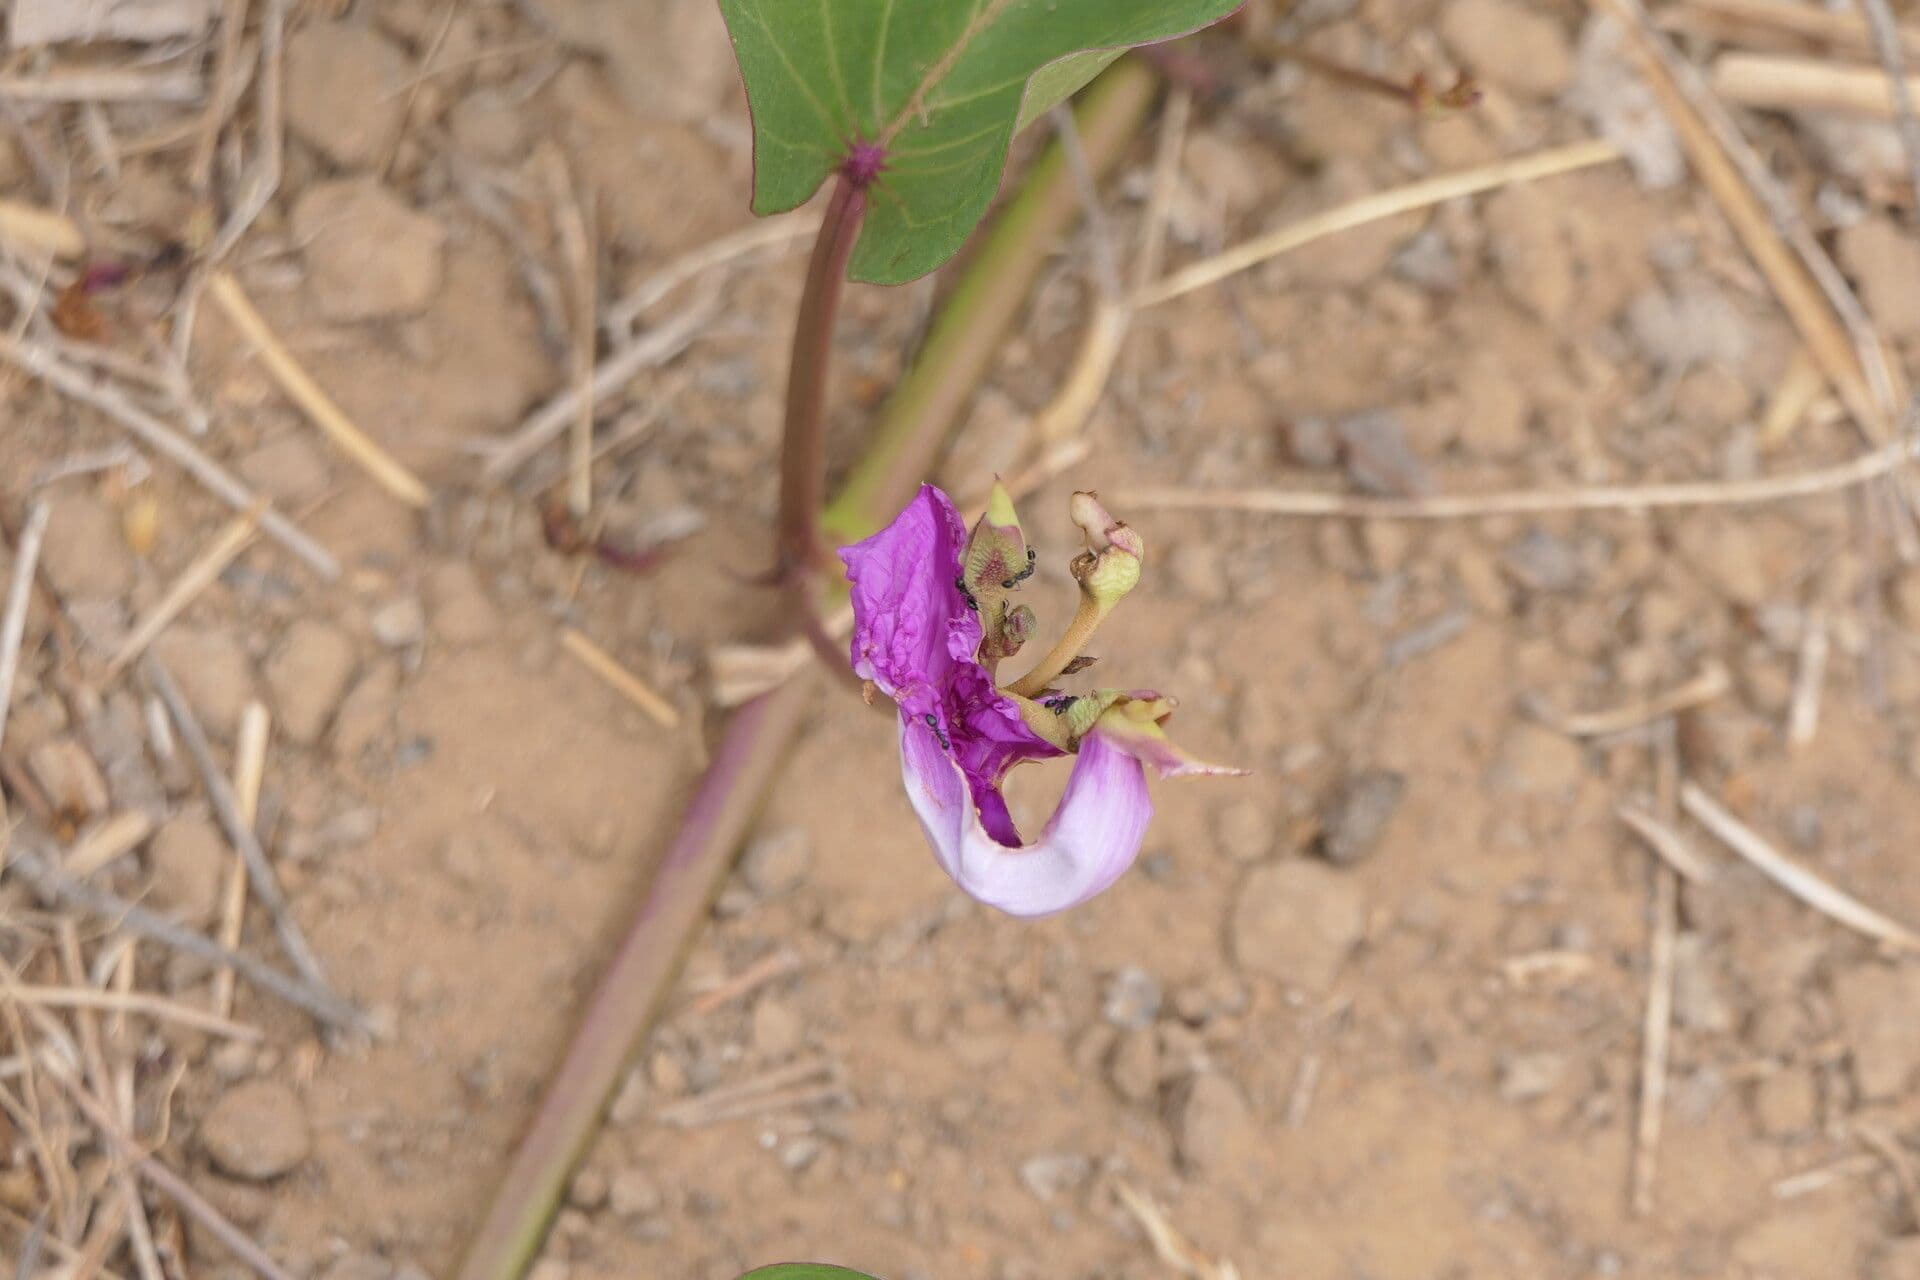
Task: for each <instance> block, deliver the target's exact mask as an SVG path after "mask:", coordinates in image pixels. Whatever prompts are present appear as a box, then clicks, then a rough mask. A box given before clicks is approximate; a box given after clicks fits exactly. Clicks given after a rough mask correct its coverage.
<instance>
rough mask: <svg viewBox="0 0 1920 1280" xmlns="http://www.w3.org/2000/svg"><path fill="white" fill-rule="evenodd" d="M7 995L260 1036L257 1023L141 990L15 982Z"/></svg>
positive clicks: (49, 1005) (230, 1035)
mask: <svg viewBox="0 0 1920 1280" xmlns="http://www.w3.org/2000/svg"><path fill="white" fill-rule="evenodd" d="M7 998H8V999H10V1000H18V1001H19V1002H20V1003H22V1004H30V1005H38V1006H40V1007H42V1008H46V1009H111V1010H118V1011H121V1012H125V1013H139V1014H145V1015H146V1016H148V1017H150V1018H156V1019H159V1020H160V1021H162V1022H177V1023H179V1024H180V1025H181V1026H183V1027H192V1028H193V1029H194V1030H195V1031H205V1032H207V1033H208V1034H210V1035H216V1036H224V1037H226V1038H227V1039H229V1040H245V1041H249V1042H254V1041H258V1040H259V1039H261V1035H260V1028H258V1027H251V1026H248V1025H247V1024H246V1023H243V1022H235V1021H233V1020H232V1019H231V1018H220V1017H216V1016H214V1015H213V1014H211V1013H208V1012H206V1011H205V1010H204V1009H196V1008H194V1007H193V1006H192V1005H190V1004H181V1003H180V1002H179V1001H177V1000H167V999H164V998H162V997H160V996H155V995H148V994H147V993H145V992H143V991H135V992H130V993H124V994H123V993H121V992H117V991H100V990H97V989H95V988H93V987H79V986H75V987H38V986H15V987H10V988H8V990H7Z"/></svg>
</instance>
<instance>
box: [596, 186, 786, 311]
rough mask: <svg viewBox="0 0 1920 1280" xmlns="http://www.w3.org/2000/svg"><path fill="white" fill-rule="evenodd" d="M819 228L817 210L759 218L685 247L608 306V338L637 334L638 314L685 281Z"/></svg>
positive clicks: (779, 245)
mask: <svg viewBox="0 0 1920 1280" xmlns="http://www.w3.org/2000/svg"><path fill="white" fill-rule="evenodd" d="M819 229H820V215H819V214H818V213H815V212H811V211H808V212H803V213H792V214H788V215H786V216H784V217H779V218H765V219H762V220H761V221H759V222H757V223H755V224H754V225H753V226H751V227H747V228H745V229H743V230H740V231H735V232H733V233H732V234H730V235H724V236H721V237H719V238H718V239H716V240H712V241H709V242H708V243H706V244H703V245H701V246H700V247H699V248H697V249H690V250H688V251H687V252H686V253H683V254H681V255H680V256H679V257H677V258H674V259H673V260H672V261H670V262H667V263H666V264H664V265H663V266H661V267H660V269H659V270H657V271H655V272H653V274H651V275H649V276H648V277H647V278H646V279H645V280H643V281H641V282H640V283H639V284H638V285H636V286H634V287H633V288H632V289H631V290H629V291H628V292H627V294H626V296H625V297H623V298H621V299H620V300H619V301H618V302H615V303H614V304H613V305H612V306H610V307H608V308H607V318H606V327H607V335H608V338H609V340H611V341H613V342H615V343H625V342H630V341H632V340H633V339H634V338H635V337H636V336H637V335H635V334H634V332H633V327H634V326H635V325H637V324H639V323H640V317H641V316H643V315H645V314H646V313H647V312H648V311H650V310H652V309H653V306H654V304H655V303H657V302H659V301H660V300H661V299H662V298H664V297H666V296H667V295H668V294H669V293H672V292H673V291H674V290H675V289H677V288H679V287H680V286H681V285H683V284H685V283H687V281H689V280H693V279H697V278H698V277H700V276H703V275H705V274H706V273H707V272H708V271H710V270H712V269H713V268H714V267H718V266H722V265H724V264H725V263H728V262H732V261H733V260H734V259H736V258H742V257H745V256H746V255H748V254H750V253H753V252H755V251H757V250H760V249H770V248H776V247H778V248H788V247H791V246H792V245H795V244H798V243H800V242H801V241H804V240H806V239H807V238H808V237H809V236H811V235H813V233H814V232H816V231H818V230H819Z"/></svg>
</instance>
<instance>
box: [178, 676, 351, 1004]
mask: <svg viewBox="0 0 1920 1280" xmlns="http://www.w3.org/2000/svg"><path fill="white" fill-rule="evenodd" d="M140 668H141V671H142V672H143V673H144V674H145V675H146V678H147V683H148V684H149V685H151V686H152V687H153V691H154V692H155V693H157V694H159V695H160V701H162V702H164V703H165V704H166V706H167V714H168V715H169V716H171V717H172V719H173V725H174V728H175V729H176V730H177V731H178V732H179V734H180V740H181V741H182V742H184V743H186V745H187V754H188V755H189V756H191V757H193V763H194V767H195V768H197V769H198V770H199V771H200V783H201V785H202V786H203V787H205V788H206V791H207V799H209V800H210V801H212V802H213V812H214V816H215V817H216V818H218V819H219V821H220V828H221V830H223V831H225V832H226V833H227V840H228V842H229V843H230V844H232V845H233V847H234V849H235V850H236V851H237V852H238V853H239V854H240V856H241V857H243V858H245V859H246V861H247V876H248V878H249V879H250V880H252V882H253V891H254V893H255V894H256V895H257V896H258V897H259V899H260V905H262V906H264V907H265V908H266V909H267V912H268V914H270V915H271V916H272V917H273V930H274V933H275V934H276V935H277V936H278V937H279V939H280V949H281V950H282V951H285V952H286V954H287V959H288V960H290V961H292V962H293V967H294V968H295V969H296V970H298V971H299V973H300V976H301V977H303V978H305V979H306V980H307V981H308V982H309V983H311V984H313V985H314V986H315V987H319V988H321V989H323V990H328V989H330V988H329V987H328V984H327V975H326V970H325V969H324V968H322V967H321V964H320V957H318V956H317V955H315V954H314V952H313V948H312V947H311V946H310V945H308V943H307V937H306V935H305V934H304V933H302V932H301V930H300V924H299V922H298V921H297V920H295V919H294V918H293V908H292V907H291V906H289V905H288V903H287V898H286V895H285V894H284V893H282V892H281V891H280V880H279V877H278V876H276V875H275V874H274V872H273V864H272V863H271V862H269V861H268V860H267V854H266V850H264V849H262V848H261V847H260V840H259V837H258V836H256V835H254V833H253V826H252V824H251V823H249V822H248V821H247V820H246V817H245V815H243V814H242V813H241V812H240V802H239V800H238V799H237V798H236V797H235V795H234V792H233V786H232V785H231V784H230V783H229V782H228V781H227V776H226V775H225V774H224V773H222V772H221V771H220V764H219V761H217V760H215V759H214V758H213V747H212V745H211V744H209V743H208V741H207V734H206V730H204V729H202V728H201V727H200V717H198V716H197V715H195V714H194V712H193V708H192V706H190V705H189V704H188V702H187V700H186V697H185V695H183V694H182V693H181V692H180V686H179V685H177V684H175V683H174V679H173V676H172V674H171V673H169V672H168V671H167V669H166V667H165V666H164V665H163V664H162V663H161V662H160V660H159V659H158V658H156V657H154V656H153V655H152V654H148V655H147V656H146V659H145V660H144V661H143V662H142V663H141V664H140Z"/></svg>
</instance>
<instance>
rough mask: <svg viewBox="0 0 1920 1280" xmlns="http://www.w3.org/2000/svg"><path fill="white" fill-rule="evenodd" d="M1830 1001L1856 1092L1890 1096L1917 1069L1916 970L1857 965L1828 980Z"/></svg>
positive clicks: (1919, 993)
mask: <svg viewBox="0 0 1920 1280" xmlns="http://www.w3.org/2000/svg"><path fill="white" fill-rule="evenodd" d="M1833 997H1834V1002H1835V1003H1836V1004H1837V1005H1839V1007H1840V1021H1841V1025H1842V1026H1843V1028H1844V1029H1845V1031H1846V1037H1847V1046H1848V1048H1849V1049H1850V1050H1851V1051H1852V1060H1853V1079H1854V1083H1855V1084H1857V1085H1858V1086H1859V1088H1860V1093H1861V1095H1862V1096H1864V1097H1867V1098H1872V1099H1880V1098H1892V1097H1897V1096H1899V1095H1900V1094H1901V1093H1902V1092H1904V1091H1905V1089H1906V1088H1907V1086H1908V1084H1909V1082H1911V1081H1912V1079H1913V1073H1914V1070H1915V1068H1920V1020H1916V1019H1915V1018H1914V1017H1913V1010H1915V1009H1920V969H1915V968H1913V967H1911V966H1900V967H1896V968H1889V967H1885V966H1881V965H1862V966H1860V967H1858V968H1854V969H1848V970H1847V971H1846V972H1844V973H1842V974H1840V975H1839V976H1837V977H1836V978H1834V980H1833Z"/></svg>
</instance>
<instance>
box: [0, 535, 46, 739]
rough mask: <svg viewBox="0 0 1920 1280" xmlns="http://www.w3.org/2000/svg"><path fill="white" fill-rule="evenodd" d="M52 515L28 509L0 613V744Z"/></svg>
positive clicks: (3, 736)
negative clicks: (29, 605) (36, 572)
mask: <svg viewBox="0 0 1920 1280" xmlns="http://www.w3.org/2000/svg"><path fill="white" fill-rule="evenodd" d="M50 516H51V509H50V508H49V507H48V506H47V504H46V503H45V502H36V503H34V504H33V506H31V507H30V508H28V510H27V518H26V521H25V522H24V523H23V524H22V526H21V529H20V542H19V548H18V550H17V551H15V553H14V557H13V579H12V581H11V582H10V583H8V585H7V604H6V611H5V612H4V613H0V742H4V741H6V736H7V710H8V708H10V707H11V706H12V705H13V682H14V678H15V676H16V675H17V674H18V672H19V670H20V646H21V644H22V642H23V641H24V640H25V638H26V634H27V606H28V604H30V603H31V602H32V600H33V581H34V576H33V575H34V571H35V570H36V569H37V568H38V567H39V564H40V544H41V543H42V542H43V541H44V540H45V538H46V535H47V520H48V519H49V517H50Z"/></svg>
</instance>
